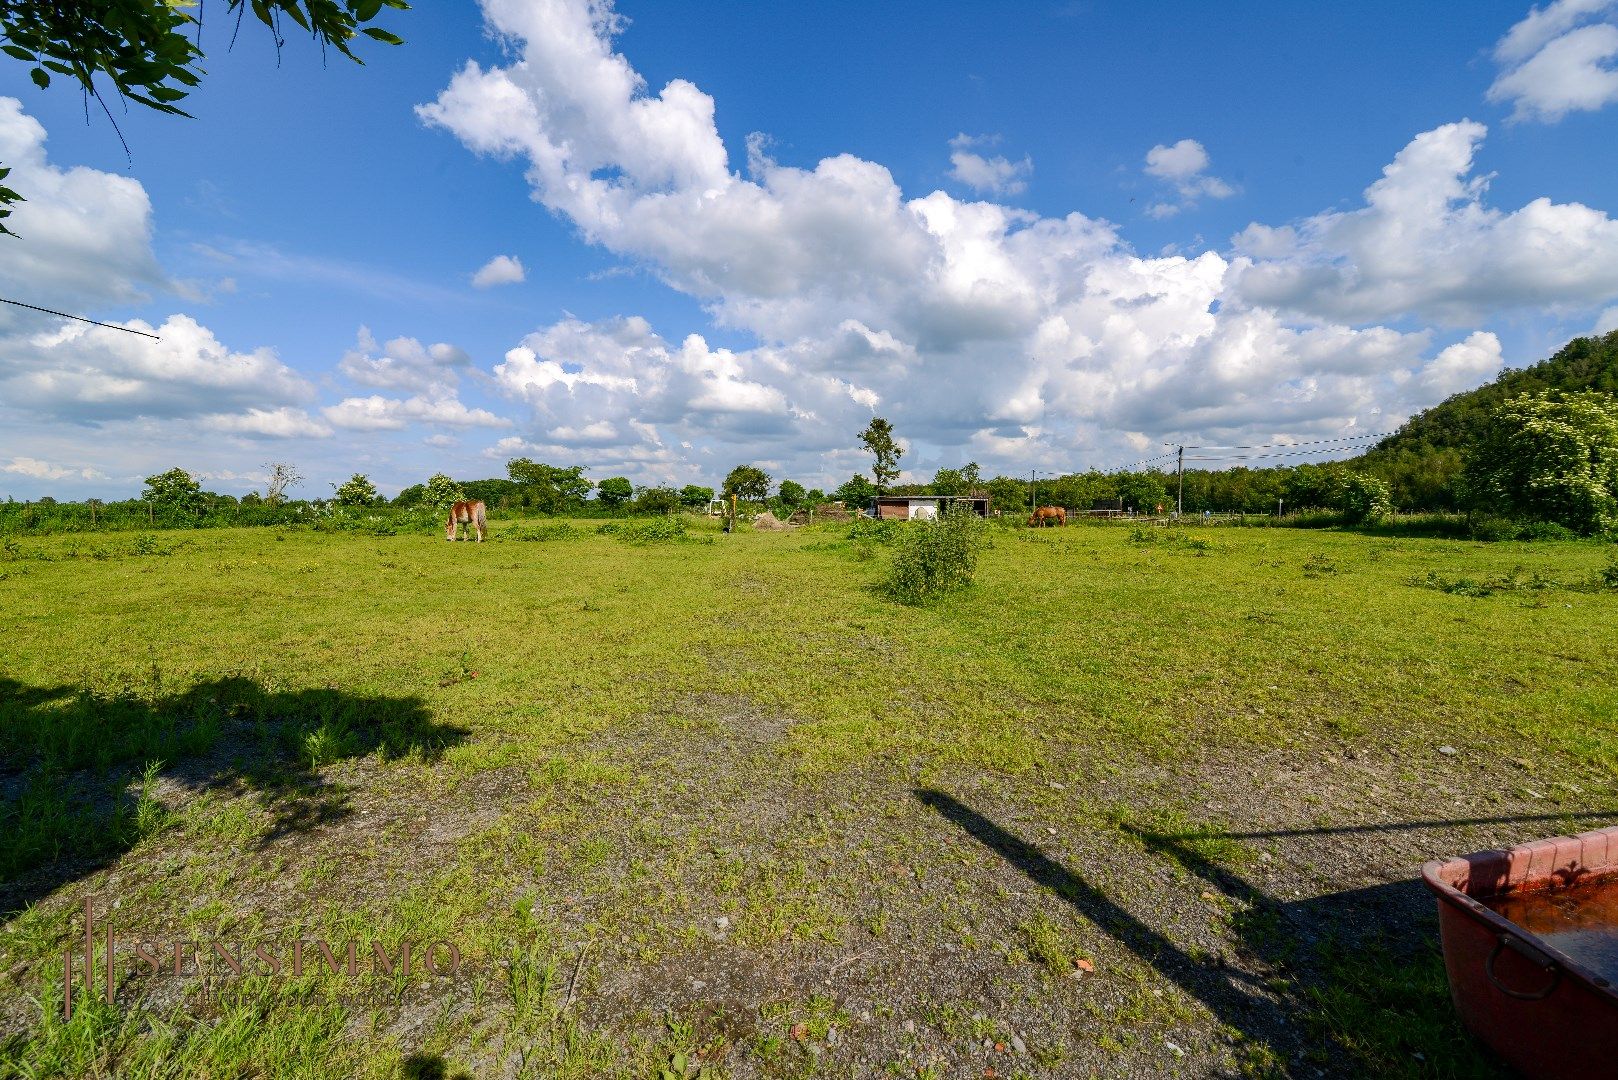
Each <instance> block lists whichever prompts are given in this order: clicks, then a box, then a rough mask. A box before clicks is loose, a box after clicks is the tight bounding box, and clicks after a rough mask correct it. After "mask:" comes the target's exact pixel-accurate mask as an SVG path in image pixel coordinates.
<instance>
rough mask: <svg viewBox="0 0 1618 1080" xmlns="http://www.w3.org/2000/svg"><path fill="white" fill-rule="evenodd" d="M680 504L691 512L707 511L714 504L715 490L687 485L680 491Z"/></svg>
mask: <svg viewBox="0 0 1618 1080" xmlns="http://www.w3.org/2000/svg"><path fill="white" fill-rule="evenodd" d="M680 502H681V503H683V504H684V505H685V506H686V507H687V508H688V509H691V510H706V509H708V504H709V503H711V502H713V488H711V487H699V486H698V485H696V484H687V485H685V487H683V488H681V489H680Z"/></svg>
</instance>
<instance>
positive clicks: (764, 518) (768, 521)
mask: <svg viewBox="0 0 1618 1080" xmlns="http://www.w3.org/2000/svg"><path fill="white" fill-rule="evenodd" d="M786 527H787V526H786V522H784V521H782V520H781V519H780V518H778V517H776V516H775V515H774V514H772V513H770V512H769V511H768V510H766V511H764V512H763V513H762V514H760V515H759V516H758V517H756V518H754V519H753V528H755V529H768V530H770V531H772V532H778V531H780V530H782V529H785V528H786Z"/></svg>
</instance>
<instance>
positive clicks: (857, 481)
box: [832, 473, 876, 510]
mask: <svg viewBox="0 0 1618 1080" xmlns="http://www.w3.org/2000/svg"><path fill="white" fill-rule="evenodd" d="M832 494H833V495H835V496H837V498H838V499H839V500H841V502H842V504H843V505H844V506H845V507H847V508H848V509H850V510H859V509H862V508H863V507H864V506H865V504H866V503H868V502H870V501H871V500H872V499H874V498H875V497H876V485H875V484H873V483H871V482H870V481H869V480H867V479H865V477H864V476H863V475H860V474H858V473H856V474H855V475H853V476H850V477H849V478H848V480H847V481H846V482H845V483H844V484H843V486H842V487H840V488H838V489H837V490H836V491H834V492H832Z"/></svg>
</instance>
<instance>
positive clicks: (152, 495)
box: [140, 467, 208, 515]
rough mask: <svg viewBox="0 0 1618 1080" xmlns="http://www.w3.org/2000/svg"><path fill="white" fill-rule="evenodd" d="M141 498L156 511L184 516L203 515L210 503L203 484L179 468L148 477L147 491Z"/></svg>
mask: <svg viewBox="0 0 1618 1080" xmlns="http://www.w3.org/2000/svg"><path fill="white" fill-rule="evenodd" d="M140 497H141V498H142V499H144V500H145V501H147V502H149V503H151V504H152V507H153V509H155V510H162V511H164V512H166V513H170V514H184V515H191V514H200V513H202V511H203V509H204V507H206V505H207V501H208V500H207V498H206V497H205V496H204V495H203V493H202V484H201V483H200V482H198V481H197V479H196V478H195V477H193V476H192V475H191V474H190V473H188V472H186V471H185V470H184V469H181V468H179V467H175V468H172V469H170V470H169V471H168V472H163V473H158V474H156V475H155V476H148V477H147V478H146V490H145V491H143V492H141V495H140Z"/></svg>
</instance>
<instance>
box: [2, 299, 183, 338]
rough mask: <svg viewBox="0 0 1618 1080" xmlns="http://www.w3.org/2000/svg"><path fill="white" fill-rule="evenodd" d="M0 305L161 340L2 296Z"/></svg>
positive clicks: (142, 333)
mask: <svg viewBox="0 0 1618 1080" xmlns="http://www.w3.org/2000/svg"><path fill="white" fill-rule="evenodd" d="M0 304H10V305H11V306H12V307H20V308H27V309H28V310H29V311H42V312H44V313H45V314H46V315H55V316H58V317H59V318H63V319H72V320H73V321H74V322H81V323H89V324H90V325H91V326H104V327H106V328H107V329H108V330H122V331H123V332H124V333H126V334H139V335H140V336H141V337H145V338H151V339H152V340H153V341H162V340H163V339H162V338H160V337H158V336H157V335H156V334H148V333H147V332H146V331H144V330H131V329H130V328H129V327H127V326H115V325H113V324H112V323H104V322H96V321H95V320H94V319H86V318H85V317H84V316H83V315H69V314H68V313H67V312H65V311H53V310H51V309H50V308H48V307H36V306H35V305H33V304H25V303H23V302H22V301H21V300H7V299H6V298H5V297H3V296H0Z"/></svg>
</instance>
